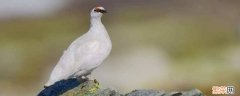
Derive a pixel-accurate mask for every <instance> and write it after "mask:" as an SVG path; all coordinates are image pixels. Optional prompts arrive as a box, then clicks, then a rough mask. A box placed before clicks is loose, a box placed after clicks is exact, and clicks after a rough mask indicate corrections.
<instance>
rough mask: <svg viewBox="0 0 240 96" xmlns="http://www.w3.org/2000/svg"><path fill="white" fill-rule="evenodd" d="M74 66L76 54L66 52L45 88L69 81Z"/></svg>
mask: <svg viewBox="0 0 240 96" xmlns="http://www.w3.org/2000/svg"><path fill="white" fill-rule="evenodd" d="M73 65H74V54H73V52H71V51H70V50H69V49H68V50H66V51H64V53H63V55H62V57H61V58H60V60H59V62H58V63H57V65H56V66H55V67H54V69H53V71H52V73H51V76H50V78H49V80H48V82H47V83H46V84H45V86H50V85H52V84H53V83H55V82H57V81H59V80H63V79H68V78H69V77H70V76H71V75H72V74H73V73H72V67H73Z"/></svg>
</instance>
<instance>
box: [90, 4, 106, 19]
mask: <svg viewBox="0 0 240 96" xmlns="http://www.w3.org/2000/svg"><path fill="white" fill-rule="evenodd" d="M105 13H107V10H105V8H103V7H100V6H98V7H95V8H93V9H92V12H91V17H95V18H96V17H102V15H103V14H105Z"/></svg>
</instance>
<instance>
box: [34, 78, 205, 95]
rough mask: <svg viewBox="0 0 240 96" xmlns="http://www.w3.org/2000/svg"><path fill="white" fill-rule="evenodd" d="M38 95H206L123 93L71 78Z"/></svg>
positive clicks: (192, 92)
mask: <svg viewBox="0 0 240 96" xmlns="http://www.w3.org/2000/svg"><path fill="white" fill-rule="evenodd" d="M38 96H204V94H203V93H202V92H201V91H200V90H198V89H192V90H190V91H183V92H165V91H157V90H145V89H142V90H134V91H132V92H130V93H127V94H121V93H119V92H118V91H116V90H114V89H110V88H106V89H100V87H99V83H98V82H97V81H96V80H88V81H86V80H77V79H70V80H64V81H60V82H57V83H56V84H54V85H52V86H50V87H48V88H45V89H44V90H43V91H41V92H40V93H39V94H38Z"/></svg>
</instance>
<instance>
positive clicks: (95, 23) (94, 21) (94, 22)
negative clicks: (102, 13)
mask: <svg viewBox="0 0 240 96" xmlns="http://www.w3.org/2000/svg"><path fill="white" fill-rule="evenodd" d="M90 22H91V27H100V26H103V24H102V20H101V17H93V18H91V20H90Z"/></svg>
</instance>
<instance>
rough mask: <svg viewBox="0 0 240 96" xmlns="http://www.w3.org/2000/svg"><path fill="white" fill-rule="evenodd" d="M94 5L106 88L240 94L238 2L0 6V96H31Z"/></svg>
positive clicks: (63, 1)
mask: <svg viewBox="0 0 240 96" xmlns="http://www.w3.org/2000/svg"><path fill="white" fill-rule="evenodd" d="M98 4H100V5H102V6H104V7H105V8H106V9H107V10H108V14H106V15H105V16H104V17H103V20H102V21H103V23H104V25H105V26H106V28H107V30H108V32H109V35H110V37H111V39H112V43H113V49H112V52H111V54H110V56H109V58H108V59H107V60H106V61H105V62H104V64H102V65H101V66H100V67H99V68H98V69H96V70H95V71H94V72H93V77H94V78H96V79H97V80H98V81H99V82H100V84H101V86H102V87H103V88H107V87H110V88H114V89H117V90H119V91H120V92H123V93H126V92H129V91H131V90H133V89H156V90H166V91H174V90H179V91H181V90H189V89H192V88H198V89H200V90H201V91H203V92H204V93H205V94H207V95H211V92H212V86H228V85H232V86H235V88H236V93H235V95H240V93H239V90H240V70H239V69H240V18H239V17H240V1H239V0H0V96H35V95H36V94H37V93H38V92H39V91H40V90H42V89H43V85H44V84H45V83H46V82H47V80H48V77H49V75H50V72H51V70H52V69H53V67H54V66H55V64H56V63H57V62H58V60H59V58H60V56H61V55H62V53H63V50H65V49H66V48H67V47H68V46H69V45H70V43H71V42H72V41H73V40H75V39H76V38H77V37H79V36H81V35H82V34H84V33H85V32H86V31H87V30H88V28H89V12H90V10H91V9H92V8H93V7H95V6H97V5H98Z"/></svg>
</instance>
